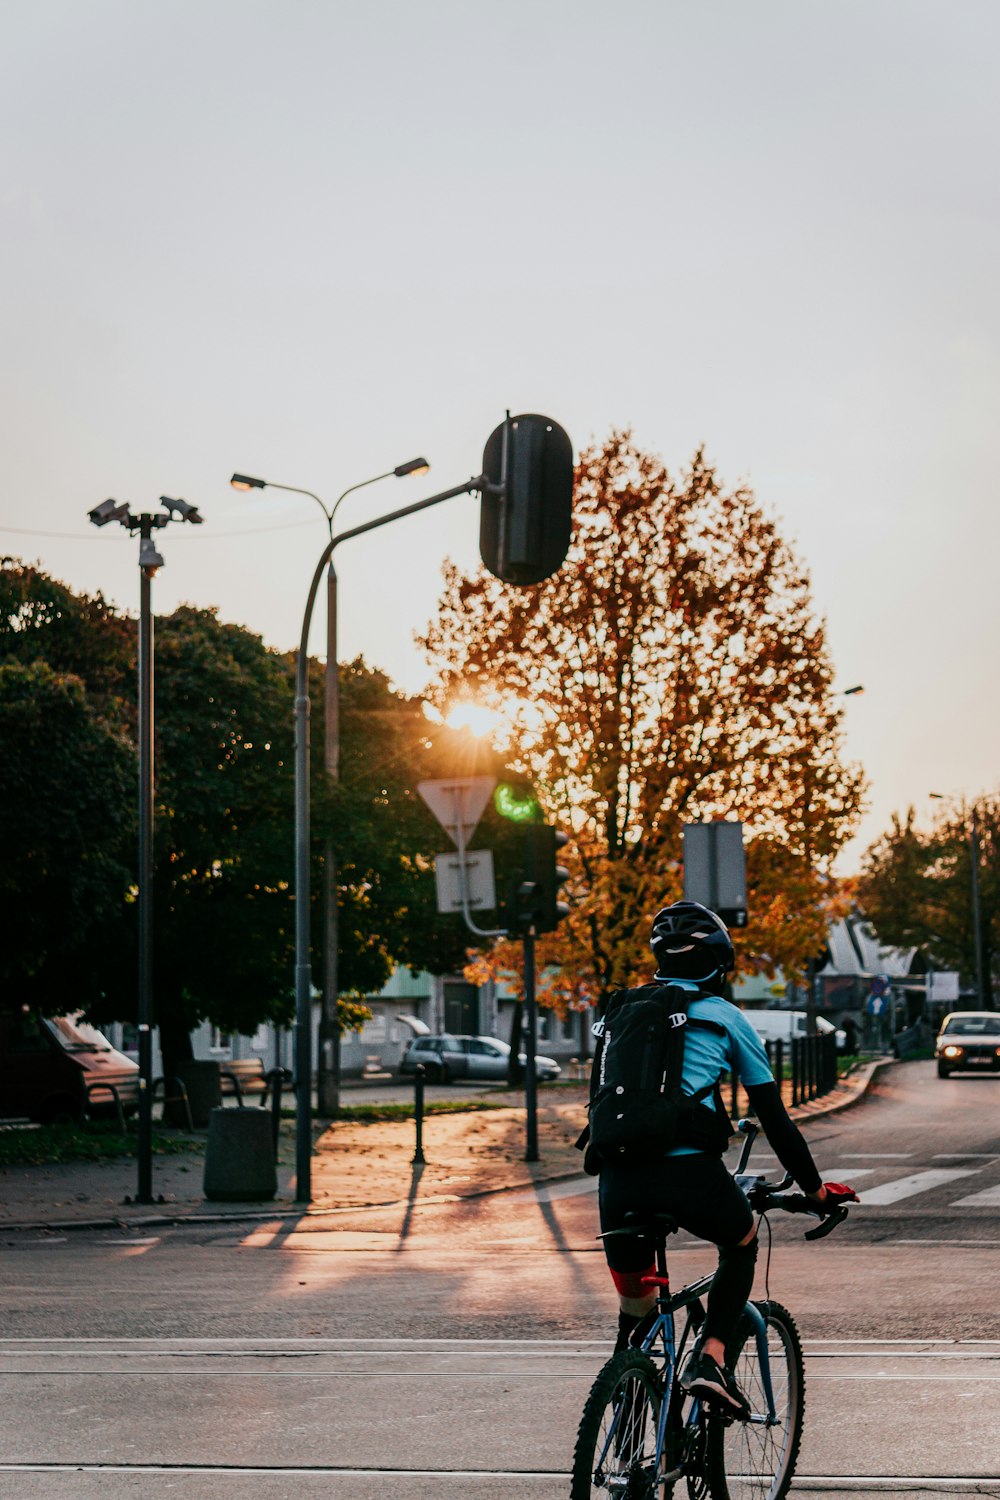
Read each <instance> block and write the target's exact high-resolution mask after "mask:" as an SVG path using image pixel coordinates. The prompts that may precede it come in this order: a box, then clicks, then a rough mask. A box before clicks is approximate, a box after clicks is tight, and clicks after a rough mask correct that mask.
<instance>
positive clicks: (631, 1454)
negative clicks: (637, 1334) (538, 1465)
mask: <svg viewBox="0 0 1000 1500" xmlns="http://www.w3.org/2000/svg"><path fill="white" fill-rule="evenodd" d="M661 1400H662V1397H661V1392H660V1381H659V1377H658V1375H657V1373H656V1366H655V1365H654V1364H653V1361H652V1360H651V1359H650V1358H649V1357H648V1356H647V1355H645V1354H643V1353H641V1351H640V1350H638V1349H625V1350H623V1351H622V1353H620V1354H616V1355H615V1356H614V1357H613V1358H612V1359H609V1360H608V1363H607V1364H606V1365H605V1366H604V1368H603V1369H602V1370H601V1372H600V1373H599V1375H598V1377H597V1379H596V1380H595V1381H594V1384H593V1386H592V1387H591V1390H590V1395H589V1396H588V1397H587V1404H586V1406H585V1407H584V1408H583V1416H582V1417H581V1418H580V1429H579V1431H578V1433H577V1438H576V1450H575V1452H574V1454H573V1482H572V1485H571V1487H570V1500H598V1497H600V1500H606V1497H607V1496H609V1495H613V1496H615V1497H616V1500H654V1496H655V1495H656V1471H657V1467H658V1459H659V1456H658V1454H657V1451H656V1437H657V1429H658V1427H659V1416H660V1404H661Z"/></svg>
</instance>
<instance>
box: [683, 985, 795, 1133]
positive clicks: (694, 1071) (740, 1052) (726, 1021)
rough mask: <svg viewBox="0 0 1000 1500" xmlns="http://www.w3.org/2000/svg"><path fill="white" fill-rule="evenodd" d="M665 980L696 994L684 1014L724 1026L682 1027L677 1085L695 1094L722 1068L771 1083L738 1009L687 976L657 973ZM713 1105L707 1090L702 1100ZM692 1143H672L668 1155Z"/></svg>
mask: <svg viewBox="0 0 1000 1500" xmlns="http://www.w3.org/2000/svg"><path fill="white" fill-rule="evenodd" d="M656 977H657V979H662V980H663V982H664V983H665V984H676V985H679V986H680V987H681V989H684V990H692V991H694V992H695V994H696V996H697V998H696V999H693V1000H691V1001H690V1002H689V1004H688V1015H689V1016H690V1017H692V1018H693V1019H697V1020H699V1021H714V1022H715V1023H716V1025H717V1026H722V1027H724V1028H725V1032H726V1035H725V1036H720V1035H719V1033H718V1032H717V1031H709V1030H708V1029H707V1027H706V1028H705V1029H702V1027H700V1026H691V1027H689V1028H685V1037H684V1069H683V1072H682V1074H681V1087H682V1088H683V1090H684V1092H685V1094H695V1093H697V1092H698V1090H699V1089H703V1088H707V1087H708V1085H709V1084H713V1083H715V1081H716V1079H717V1078H718V1077H719V1075H720V1073H723V1072H725V1071H726V1069H730V1070H735V1072H736V1074H737V1076H738V1078H739V1079H740V1082H741V1083H743V1084H744V1085H745V1086H747V1087H749V1088H753V1087H754V1085H755V1084H758V1083H773V1082H774V1075H773V1074H772V1072H771V1065H770V1063H769V1062H768V1060H767V1053H766V1052H765V1051H764V1044H763V1042H762V1041H761V1039H760V1037H759V1036H758V1035H757V1033H756V1031H754V1029H753V1027H752V1026H751V1025H750V1022H749V1021H748V1020H747V1018H746V1016H745V1015H744V1014H743V1012H742V1011H741V1010H738V1009H737V1007H736V1006H735V1005H730V1003H729V1001H728V1000H722V999H720V998H719V997H718V996H716V995H704V994H701V993H700V992H699V990H698V986H697V985H696V984H694V983H692V982H691V980H689V979H671V978H670V977H669V976H668V975H662V974H657V976H656ZM703 1102H704V1103H705V1104H707V1105H708V1106H709V1107H710V1108H712V1109H714V1108H715V1101H714V1099H713V1098H712V1095H711V1094H709V1095H708V1096H707V1097H706V1098H705V1100H704V1101H703ZM695 1150H696V1148H695V1147H694V1146H675V1147H674V1149H673V1150H672V1151H668V1152H667V1155H668V1156H690V1155H692V1154H693V1153H694V1151H695Z"/></svg>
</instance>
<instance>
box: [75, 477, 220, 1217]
mask: <svg viewBox="0 0 1000 1500" xmlns="http://www.w3.org/2000/svg"><path fill="white" fill-rule="evenodd" d="M160 504H161V505H162V506H163V507H164V509H165V511H166V512H167V514H166V515H162V514H160V513H159V512H152V513H150V512H148V511H144V512H143V513H142V514H141V515H138V516H134V515H133V514H132V512H131V511H130V509H129V507H128V504H127V503H126V504H124V505H119V504H118V502H117V501H116V500H103V501H102V502H101V504H100V505H96V506H95V507H94V509H93V510H92V511H89V512H88V515H89V517H90V520H91V522H92V523H93V525H94V526H107V525H108V524H109V523H110V522H111V521H117V522H118V523H119V524H120V525H122V526H124V527H125V528H126V529H127V530H128V532H129V534H130V535H131V534H132V533H134V532H138V534H139V996H138V1016H137V1021H138V1029H139V1141H138V1148H139V1150H138V1157H139V1162H138V1167H139V1172H138V1187H137V1189H136V1195H135V1201H136V1202H137V1203H152V1202H153V1077H152V1074H153V1030H152V1028H153V1019H154V1016H153V613H152V609H151V607H150V582H151V580H152V578H153V577H154V575H155V573H156V571H157V569H158V568H162V567H163V558H162V556H161V554H160V552H159V550H158V548H157V546H156V543H155V542H154V541H153V532H154V531H159V530H161V529H162V528H163V527H164V526H169V525H170V522H171V521H177V520H179V521H190V522H191V524H192V525H194V526H200V525H201V522H202V519H203V518H202V516H201V515H199V513H198V508H197V506H194V505H190V504H188V502H187V501H186V500H172V499H171V498H170V496H169V495H161V496H160Z"/></svg>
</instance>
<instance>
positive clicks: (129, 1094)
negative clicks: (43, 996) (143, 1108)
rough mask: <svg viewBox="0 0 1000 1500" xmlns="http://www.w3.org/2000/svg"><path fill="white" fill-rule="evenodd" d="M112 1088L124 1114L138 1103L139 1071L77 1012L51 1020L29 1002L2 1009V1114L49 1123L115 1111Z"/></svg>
mask: <svg viewBox="0 0 1000 1500" xmlns="http://www.w3.org/2000/svg"><path fill="white" fill-rule="evenodd" d="M102 1084H103V1085H111V1086H113V1087H114V1088H115V1089H116V1091H117V1093H118V1096H119V1099H120V1100H121V1104H122V1108H123V1109H124V1111H125V1113H126V1114H129V1113H131V1112H133V1111H134V1110H135V1109H136V1107H137V1105H138V1101H139V1069H138V1066H137V1065H136V1064H135V1063H134V1062H133V1061H132V1060H131V1058H128V1057H126V1056H125V1055H124V1053H121V1052H116V1051H115V1049H114V1048H113V1047H112V1045H111V1043H110V1042H109V1041H108V1039H107V1037H106V1036H104V1035H103V1034H102V1033H101V1032H100V1031H97V1030H95V1028H94V1027H93V1026H88V1025H87V1023H86V1022H85V1021H81V1020H80V1017H79V1012H77V1014H76V1015H67V1016H54V1017H52V1018H51V1019H47V1018H46V1017H44V1016H40V1015H39V1014H38V1012H37V1011H35V1010H32V1009H31V1007H30V1006H27V1005H25V1006H7V1007H4V1008H3V1009H2V1010H0V1117H4V1118H6V1119H24V1118H27V1119H29V1120H34V1121H36V1122H38V1123H39V1124H43V1125H45V1124H51V1123H52V1122H53V1121H56V1120H79V1119H80V1118H81V1117H82V1116H83V1115H84V1114H85V1113H86V1114H89V1115H113V1114H115V1112H116V1111H115V1103H114V1095H113V1094H112V1093H111V1091H110V1088H108V1087H105V1088H98V1087H95V1085H102Z"/></svg>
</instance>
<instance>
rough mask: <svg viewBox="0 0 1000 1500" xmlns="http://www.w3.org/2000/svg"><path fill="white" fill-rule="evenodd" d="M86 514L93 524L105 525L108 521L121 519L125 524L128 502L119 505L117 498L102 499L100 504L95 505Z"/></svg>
mask: <svg viewBox="0 0 1000 1500" xmlns="http://www.w3.org/2000/svg"><path fill="white" fill-rule="evenodd" d="M87 514H88V516H89V517H90V520H91V521H92V523H93V524H94V525H95V526H107V524H108V522H109V521H121V522H123V523H124V524H127V523H128V514H129V509H128V502H127V501H126V502H125V503H124V504H122V505H119V503H118V501H117V500H102V501H101V503H100V505H95V506H94V508H93V510H90V511H88V512H87Z"/></svg>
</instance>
